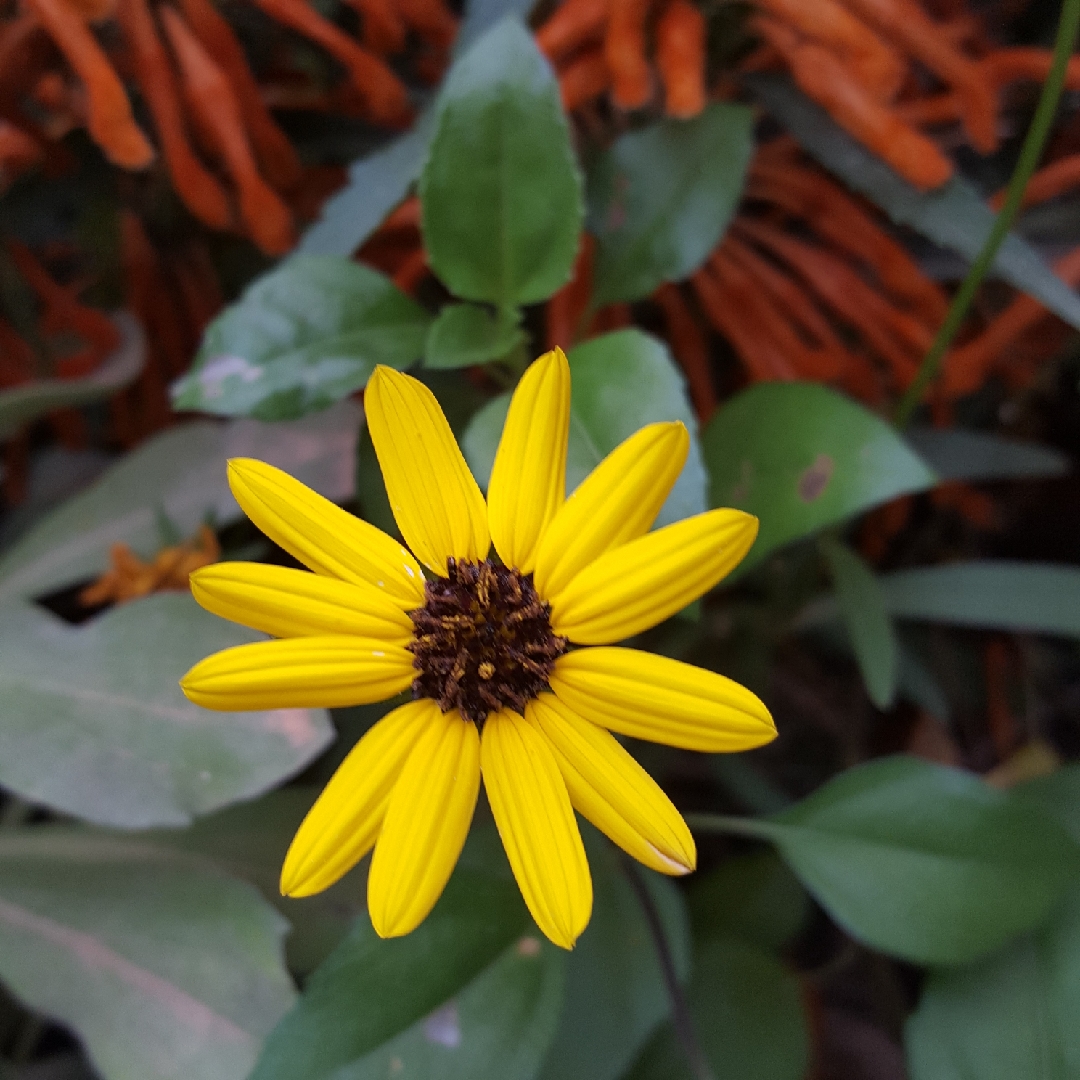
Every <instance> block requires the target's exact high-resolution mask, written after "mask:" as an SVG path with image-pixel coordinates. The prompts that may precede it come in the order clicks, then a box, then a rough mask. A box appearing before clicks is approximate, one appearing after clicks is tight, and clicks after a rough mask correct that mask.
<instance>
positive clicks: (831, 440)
mask: <svg viewBox="0 0 1080 1080" xmlns="http://www.w3.org/2000/svg"><path fill="white" fill-rule="evenodd" d="M701 441H702V449H703V451H704V454H705V461H706V463H707V465H708V468H709V474H710V476H711V479H712V484H711V494H710V502H711V505H712V506H735V507H738V508H740V509H742V510H748V511H749V512H750V513H753V514H757V516H758V517H759V518H760V519H761V531H760V532H759V533H758V538H757V542H756V543H755V544H754V546H753V548H752V549H751V551H750V554H749V556H748V557H747V559H746V562H745V563H744V564H743V566H744V567H749V566H751V565H754V564H756V563H759V562H760V561H761V560H762V559H763V558H765V556H766V555H768V554H769V553H770V552H772V551H774V550H776V548H778V547H781V546H782V545H784V544H787V543H790V542H791V541H792V540H796V539H798V538H800V537H803V536H807V535H810V534H812V533H815V532H818V531H819V530H821V529H823V528H825V527H826V526H827V525H832V524H835V523H836V522H838V521H843V520H844V519H845V518H849V517H851V516H853V515H854V514H857V513H859V512H861V511H863V510H866V509H868V508H869V507H871V506H875V505H877V504H878V503H882V502H887V501H888V500H889V499H893V498H895V497H896V496H897V495H903V494H905V493H907V492H911V491H922V490H924V489H926V488H928V487H931V486H932V485H933V484H934V482H935V479H936V478H935V476H934V474H933V473H932V472H931V471H930V469H929V468H927V466H926V465H925V464H923V462H922V461H921V460H920V459H919V458H918V457H916V456H915V454H913V453H912V452H911V450H909V449H908V448H907V446H905V445H904V442H903V440H901V438H900V437H899V436H898V435H897V434H896V432H895V431H894V430H893V429H892V428H891V427H890V426H889V425H888V424H886V423H885V422H884V421H882V420H881V419H879V418H878V417H877V416H875V415H874V414H873V413H872V412H869V411H868V410H867V409H864V408H863V407H862V406H861V405H857V404H856V403H855V402H854V401H851V400H850V399H849V398H846V397H844V396H842V395H841V394H838V393H836V392H835V391H834V390H829V389H827V388H826V387H824V386H818V385H817V384H815V383H802V382H776V383H759V384H758V385H757V386H752V387H750V389H748V390H744V391H743V392H742V393H741V394H737V395H736V396H735V397H734V398H732V399H731V400H730V401H729V402H727V404H725V405H724V406H723V407H722V408H721V409H720V411H719V412H718V413H717V414H716V415H715V416H714V417H713V419H712V421H711V422H710V423H709V426H708V427H707V428H706V429H705V431H704V433H703V435H702V439H701Z"/></svg>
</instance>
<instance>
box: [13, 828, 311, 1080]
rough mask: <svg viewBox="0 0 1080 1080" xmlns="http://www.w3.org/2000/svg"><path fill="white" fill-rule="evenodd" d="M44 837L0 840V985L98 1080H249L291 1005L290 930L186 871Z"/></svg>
mask: <svg viewBox="0 0 1080 1080" xmlns="http://www.w3.org/2000/svg"><path fill="white" fill-rule="evenodd" d="M52 832H53V830H50V829H38V828H37V827H35V828H33V829H28V830H25V832H24V833H23V834H10V833H8V834H5V836H4V837H3V839H2V840H0V977H2V978H3V980H4V982H5V983H6V984H7V985H8V986H9V987H10V988H11V990H12V991H13V992H14V993H15V994H16V995H17V996H18V997H20V998H21V999H22V1000H23V1001H25V1002H26V1003H27V1005H29V1006H30V1007H31V1008H33V1009H35V1010H37V1011H38V1012H41V1013H43V1014H45V1015H46V1016H49V1017H52V1018H55V1019H57V1020H59V1021H61V1022H62V1023H64V1024H66V1025H67V1026H68V1027H70V1028H72V1029H73V1030H74V1031H75V1032H76V1033H77V1034H78V1035H79V1037H80V1038H81V1039H82V1040H83V1042H84V1043H85V1045H86V1048H87V1051H88V1052H89V1055H90V1058H91V1060H92V1061H93V1063H94V1066H95V1068H96V1070H97V1071H98V1072H99V1073H100V1074H101V1076H102V1077H103V1080H188V1078H191V1077H198V1078H199V1080H244V1078H245V1077H246V1076H247V1074H248V1073H249V1072H250V1070H251V1067H252V1065H253V1064H254V1062H255V1059H256V1057H257V1056H258V1053H259V1047H260V1044H261V1042H262V1040H263V1038H264V1037H265V1035H266V1034H267V1032H269V1030H270V1029H271V1028H272V1027H273V1026H274V1024H275V1023H276V1022H277V1020H278V1018H279V1017H280V1016H281V1014H282V1013H283V1012H284V1011H285V1010H286V1009H287V1008H288V1007H289V1005H290V1004H291V1002H292V1000H293V997H294V994H293V990H292V983H291V981H290V979H289V976H288V974H287V973H286V971H285V969H284V966H283V964H282V956H281V939H282V937H283V936H284V933H285V931H286V929H287V923H286V922H285V920H284V919H282V918H281V917H280V916H279V915H278V914H277V913H276V912H275V911H274V910H273V909H272V908H271V907H270V906H269V905H268V904H267V903H266V902H265V901H264V900H262V898H261V897H260V896H259V894H258V893H257V892H256V891H255V890H254V889H252V888H251V887H250V886H248V885H244V884H242V883H240V882H238V881H233V880H231V879H229V878H227V877H225V876H223V875H221V874H219V873H217V872H216V871H213V870H210V869H208V868H207V867H205V866H201V865H199V864H198V863H196V862H192V861H191V860H179V859H177V858H175V857H167V856H162V855H161V854H159V853H155V852H152V851H151V852H148V851H147V850H146V848H145V847H143V846H142V845H141V844H140V843H139V842H138V841H134V840H128V841H116V840H111V839H110V840H108V841H100V840H97V839H95V838H94V836H93V835H92V834H85V833H83V834H76V835H74V836H71V837H70V838H69V839H68V841H67V843H66V849H62V848H61V847H60V846H59V844H58V841H59V840H60V838H58V837H56V836H55V835H49V834H50V833H52Z"/></svg>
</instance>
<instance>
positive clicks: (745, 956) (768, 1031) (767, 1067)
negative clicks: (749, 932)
mask: <svg viewBox="0 0 1080 1080" xmlns="http://www.w3.org/2000/svg"><path fill="white" fill-rule="evenodd" d="M687 997H688V999H689V1003H690V1011H691V1014H692V1017H693V1020H694V1023H695V1027H696V1029H697V1035H698V1038H699V1039H700V1040H701V1046H702V1049H703V1050H704V1052H705V1056H706V1057H707V1058H708V1060H709V1064H710V1065H711V1066H712V1068H713V1072H714V1073H715V1075H716V1076H718V1077H721V1078H723V1080H801V1078H802V1077H803V1076H805V1075H806V1067H807V1063H808V1059H809V1038H808V1034H807V1030H806V1021H805V1019H804V1017H803V1012H802V1004H801V1001H800V994H799V983H798V980H797V979H796V978H795V976H794V975H791V974H790V973H789V972H787V971H785V970H784V968H783V967H782V966H781V965H780V963H779V962H778V961H777V960H776V959H775V958H773V957H772V956H770V955H769V954H768V953H766V952H762V951H761V950H759V949H757V948H755V947H754V946H752V945H748V944H746V943H745V942H742V941H735V940H732V939H728V940H724V939H716V940H712V941H708V942H705V943H704V944H703V945H702V946H701V947H700V948H699V949H698V950H697V951H696V952H695V955H694V974H693V977H692V978H691V980H690V986H689V987H688V989H687ZM692 1077H693V1074H692V1073H691V1072H690V1070H689V1068H688V1066H687V1063H686V1057H685V1055H684V1053H683V1050H682V1047H681V1046H680V1044H679V1041H678V1040H677V1039H676V1038H675V1033H674V1031H673V1030H672V1028H671V1026H670V1025H665V1027H664V1028H663V1029H661V1031H660V1034H659V1035H658V1036H657V1038H656V1039H655V1040H653V1042H652V1043H651V1044H650V1045H649V1047H648V1048H647V1049H646V1051H645V1053H644V1054H643V1055H642V1058H641V1060H640V1061H639V1062H638V1064H637V1065H636V1066H635V1067H634V1069H633V1070H632V1071H631V1072H630V1074H629V1077H628V1078H627V1080H692Z"/></svg>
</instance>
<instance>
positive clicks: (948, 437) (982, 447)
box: [904, 428, 1069, 480]
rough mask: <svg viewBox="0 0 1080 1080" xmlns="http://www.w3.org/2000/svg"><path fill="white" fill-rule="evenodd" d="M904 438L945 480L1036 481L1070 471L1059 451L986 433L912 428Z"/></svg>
mask: <svg viewBox="0 0 1080 1080" xmlns="http://www.w3.org/2000/svg"><path fill="white" fill-rule="evenodd" d="M904 438H905V439H906V440H907V441H908V443H910V445H911V446H912V447H913V449H914V450H915V452H916V453H917V454H918V455H919V456H920V457H921V458H922V459H923V460H924V461H925V462H927V464H929V465H930V467H931V468H932V469H933V470H934V471H935V472H936V473H937V474H938V476H939V477H941V479H942V480H1033V479H1037V478H1042V477H1050V476H1062V475H1063V474H1065V473H1067V472H1068V471H1069V459H1068V458H1067V457H1066V456H1065V455H1064V454H1061V453H1058V451H1057V450H1051V449H1050V448H1049V447H1047V446H1039V445H1038V444H1037V443H1027V442H1017V441H1016V440H1014V439H1003V438H1001V436H1000V435H994V434H991V433H989V432H985V431H964V430H963V429H961V428H909V429H908V430H907V431H905V432H904Z"/></svg>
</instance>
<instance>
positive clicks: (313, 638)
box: [182, 349, 776, 948]
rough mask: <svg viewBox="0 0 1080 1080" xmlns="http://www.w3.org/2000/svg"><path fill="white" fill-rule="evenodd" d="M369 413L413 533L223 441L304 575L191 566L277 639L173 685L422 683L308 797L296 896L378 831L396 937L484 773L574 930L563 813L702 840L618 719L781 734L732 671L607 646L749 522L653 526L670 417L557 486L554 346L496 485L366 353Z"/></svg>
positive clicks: (279, 689)
mask: <svg viewBox="0 0 1080 1080" xmlns="http://www.w3.org/2000/svg"><path fill="white" fill-rule="evenodd" d="M365 407H366V411H367V417H368V425H369V429H370V431H371V438H372V441H373V442H374V444H375V451H376V454H377V455H378V458H379V465H380V466H381V468H382V473H383V478H384V480H385V481H386V489H387V493H388V494H389V497H390V505H391V508H392V509H393V512H394V518H395V520H396V521H397V524H398V527H399V528H400V529H401V534H402V536H404V538H405V540H406V542H407V543H408V545H409V547H410V548H411V549H412V553H411V554H410V552H409V551H407V550H406V549H405V548H404V547H402V546H401V545H400V544H399V543H397V541H395V540H393V539H391V538H390V537H389V536H387V535H386V534H385V533H383V532H381V531H379V530H378V529H376V528H375V527H373V526H372V525H369V524H367V523H366V522H364V521H361V520H359V519H358V518H355V517H353V516H351V515H350V514H348V513H346V512H345V511H344V510H342V509H340V508H339V507H337V506H334V505H333V504H332V503H330V502H328V501H327V500H326V499H324V498H322V497H321V496H320V495H317V494H315V493H314V492H313V491H310V490H309V489H308V488H306V487H304V485H303V484H301V483H299V482H298V481H296V480H294V479H292V478H291V477H290V476H288V475H287V474H285V473H283V472H281V471H279V470H278V469H275V468H272V467H271V466H269V465H266V464H263V463H262V462H258V461H251V460H234V461H231V462H230V463H229V481H230V484H231V486H232V490H233V493H234V494H235V496H236V499H237V501H238V502H239V503H240V505H241V507H243V509H244V511H245V512H246V513H247V515H248V517H250V518H251V520H252V521H253V522H254V523H255V524H256V525H257V526H258V527H259V528H260V529H262V531H263V532H264V533H266V535H267V536H269V537H270V539H271V540H273V541H275V542H276V543H277V544H279V545H280V546H281V547H283V548H284V549H285V550H286V551H288V552H289V553H290V554H292V555H294V556H295V557H296V558H297V559H298V560H299V561H300V562H301V563H303V564H304V565H305V566H307V567H308V568H309V569H310V570H312V571H314V573H307V572H305V571H303V570H292V569H286V568H283V567H278V566H266V565H259V564H254V563H238V562H227V563H219V564H217V565H214V566H209V567H206V568H205V569H202V570H199V571H197V572H196V573H194V574H193V575H192V577H191V587H192V592H193V593H194V595H195V597H196V599H197V600H198V601H199V603H200V604H202V605H203V607H205V608H207V609H208V610H210V611H213V612H216V613H217V614H219V615H223V616H224V617H226V618H228V619H232V620H234V621H236V622H241V623H244V624H245V625H246V626H250V627H254V628H255V629H257V630H262V631H265V632H266V633H268V634H271V635H273V636H274V637H275V638H278V639H280V640H275V641H265V642H257V643H255V644H250V645H241V646H238V647H237V648H234V649H226V650H225V651H224V652H220V653H217V654H215V655H214V656H210V657H208V658H207V659H206V660H203V661H202V662H201V663H199V664H196V665H195V667H194V668H192V670H191V671H190V672H188V674H187V675H186V676H185V677H184V679H183V682H182V686H183V688H184V692H185V693H186V694H187V696H188V697H189V698H190V699H191V700H192V701H194V702H196V703H197V704H199V705H204V706H206V707H207V708H211V709H236V710H247V709H268V708H285V707H295V706H320V705H321V706H328V707H334V706H344V705H357V704H364V703H368V702H375V701H381V700H383V699H385V698H388V697H392V696H393V695H394V694H397V693H400V692H401V691H403V690H406V689H408V688H409V687H410V686H411V687H412V692H413V698H414V700H413V701H411V702H409V703H408V704H406V705H402V706H401V707H400V708H397V709H394V710H393V711H392V712H390V713H389V714H388V715H387V716H385V717H384V718H383V719H382V720H380V721H379V722H378V723H377V724H375V726H374V727H372V728H371V730H370V731H368V732H367V734H365V735H364V737H363V738H362V739H361V740H360V741H359V742H358V743H357V744H356V746H355V747H354V748H353V750H352V751H351V752H350V753H349V755H348V757H347V758H346V759H345V760H344V762H342V764H341V766H340V768H339V769H338V770H337V772H336V773H335V774H334V776H333V777H332V779H331V780H330V782H329V784H327V786H326V789H325V790H324V791H323V793H322V794H321V795H320V796H319V798H318V800H317V801H316V803H315V805H314V806H313V807H312V808H311V811H310V813H309V814H308V816H307V817H306V818H305V820H304V822H303V823H302V824H301V826H300V828H299V830H298V832H297V834H296V837H295V838H294V840H293V842H292V846H291V847H290V848H289V852H288V854H287V855H286V857H285V865H284V867H283V869H282V874H281V890H282V892H283V893H285V894H287V895H289V896H308V895H310V894H312V893H316V892H319V891H320V890H322V889H325V888H327V887H328V886H329V885H331V884H333V883H334V882H335V881H336V880H337V879H338V878H340V877H341V876H342V875H343V874H344V873H346V871H348V870H349V869H350V868H351V867H353V866H354V865H355V864H356V863H357V862H358V861H359V860H360V859H361V858H362V857H363V856H364V855H365V854H367V852H369V851H371V849H372V848H374V854H373V856H372V860H371V870H370V874H369V876H368V908H369V911H370V914H371V921H372V924H373V925H374V927H375V929H376V931H377V932H378V933H379V934H380V935H382V936H383V937H395V936H397V935H400V934H407V933H408V932H409V931H410V930H412V929H414V928H415V927H416V926H417V925H418V924H419V923H420V922H421V921H422V920H423V918H424V917H425V916H426V915H427V913H428V912H429V911H430V910H431V908H432V906H433V905H434V904H435V901H436V900H437V899H438V898H439V895H440V894H441V892H442V890H443V887H444V886H445V884H446V882H447V880H448V878H449V877H450V873H451V871H452V870H453V868H454V864H455V863H456V861H457V858H458V855H459V854H460V852H461V848H462V845H463V844H464V842H465V836H466V834H467V833H468V830H469V824H470V822H471V820H472V815H473V809H474V807H475V805H476V800H477V796H478V794H479V789H480V778H481V776H482V777H483V779H484V785H485V788H486V790H487V796H488V800H489V802H490V804H491V810H492V813H493V815H494V817H495V822H496V824H497V826H498V829H499V834H500V835H501V837H502V841H503V845H504V846H505V848H506V854H507V856H508V857H509V860H510V865H511V867H512V868H513V871H514V875H515V877H516V878H517V881H518V884H519V885H520V887H521V891H522V894H523V895H524V897H525V902H526V903H527V904H528V907H529V910H530V911H531V912H532V914H533V917H534V918H535V919H536V922H537V924H538V925H539V927H540V928H541V930H543V932H544V933H545V934H547V936H548V937H549V938H550V939H551V940H552V941H554V942H555V943H556V944H557V945H561V946H563V947H564V948H571V947H572V946H573V944H574V941H575V940H576V939H577V937H578V935H579V934H580V933H581V931H582V930H583V929H584V928H585V925H586V924H587V923H588V921H589V915H590V913H591V910H592V881H591V879H590V876H589V867H588V864H587V863H586V860H585V851H584V848H583V847H582V843H581V836H580V833H579V832H578V827H577V821H576V819H575V817H574V810H575V809H576V810H577V811H578V812H579V813H581V814H582V815H583V816H584V817H586V818H588V819H589V820H590V821H592V822H593V824H594V825H596V826H597V828H599V829H600V830H601V831H603V832H604V833H606V834H607V835H608V836H609V837H610V838H611V839H612V840H613V841H614V842H615V843H616V844H618V845H619V846H620V847H622V848H623V849H624V850H626V851H627V852H629V853H630V854H631V855H633V856H634V857H635V858H636V859H639V860H640V861H641V862H643V863H645V865H647V866H650V867H652V868H653V869H654V870H658V871H660V872H661V873H665V874H684V873H687V872H689V871H690V870H692V869H693V868H694V865H695V863H696V859H697V854H696V851H695V848H694V840H693V837H692V836H691V835H690V831H689V829H688V828H687V827H686V823H685V822H684V821H683V819H682V817H681V816H680V815H679V812H678V811H677V810H676V809H675V807H674V806H673V805H672V803H671V801H670V800H669V799H668V798H667V796H666V795H665V794H664V793H663V791H661V790H660V788H659V786H658V785H657V784H656V783H655V782H654V781H653V780H652V779H651V778H650V777H649V775H648V774H647V773H646V772H645V771H644V769H642V768H641V766H640V765H638V763H637V762H636V761H635V760H634V758H633V757H631V755H630V754H629V753H628V752H627V751H626V750H625V749H624V748H623V746H622V745H621V744H620V743H619V741H618V740H617V739H616V738H615V737H614V735H612V734H611V732H618V733H620V734H623V735H630V736H633V737H635V738H639V739H651V740H654V741H656V742H663V743H668V744H670V745H672V746H680V747H686V748H689V749H691V750H702V751H708V752H716V751H731V750H745V749H748V748H750V747H754V746H760V745H761V744H762V743H766V742H768V741H769V740H771V739H772V738H774V737H775V735H776V730H775V727H774V726H773V722H772V718H771V717H770V716H769V713H768V710H767V709H766V708H765V706H764V705H763V704H762V703H761V701H759V700H758V698H757V697H755V696H754V695H753V694H752V693H750V691H749V690H746V689H745V688H744V687H742V686H740V685H739V684H738V683H735V682H732V681H731V680H730V679H726V678H724V677H723V676H721V675H717V674H714V673H713V672H711V671H704V670H702V669H700V668H696V667H692V666H690V665H689V664H684V663H680V662H679V661H676V660H670V659H667V658H665V657H661V656H655V655H652V654H650V653H645V652H639V651H636V650H633V649H627V648H618V647H611V645H610V643H611V642H617V641H621V640H623V639H624V638H627V637H630V636H631V635H633V634H636V633H638V632H640V631H642V630H645V629H647V628H648V627H650V626H653V625H655V624H656V623H658V622H660V621H661V620H662V619H666V618H668V617H669V616H671V615H673V614H675V613H676V612H677V611H679V610H680V609H682V608H683V607H685V606H686V605H687V604H688V603H690V602H691V601H692V600H694V599H696V598H697V597H699V596H700V595H702V594H703V593H704V592H706V591H707V590H709V589H711V588H712V587H713V586H714V585H715V584H716V583H717V582H718V581H719V580H720V579H721V578H722V577H724V575H725V574H727V573H728V572H729V571H730V570H731V569H732V568H733V567H734V566H735V565H736V564H737V563H738V562H739V561H740V559H742V557H743V556H744V555H745V554H746V552H747V551H748V550H749V548H750V545H751V544H752V543H753V541H754V537H755V536H756V534H757V519H756V518H753V517H751V516H750V515H748V514H744V513H742V512H741V511H738V510H712V511H710V512H708V513H705V514H699V515H697V516H696V517H692V518H689V519H687V520H685V521H680V522H677V523H676V524H674V525H668V526H666V527H665V528H662V529H658V530H657V531H655V532H651V533H650V532H648V530H649V528H650V526H651V525H652V523H653V521H654V520H655V518H656V515H657V513H658V512H659V510H660V507H661V506H662V504H663V503H664V500H665V499H666V498H667V495H668V493H669V491H670V490H671V487H672V485H673V484H674V482H675V479H676V477H677V476H678V475H679V473H680V471H681V470H682V467H683V463H684V462H685V460H686V455H687V451H688V449H689V435H688V434H687V431H686V428H685V427H684V426H683V425H682V424H679V423H659V424H650V425H649V426H648V427H645V428H643V429H642V430H641V431H639V432H637V433H636V434H635V435H632V436H631V437H630V438H629V439H627V440H626V441H625V442H624V443H622V445H620V446H619V447H617V448H616V449H615V450H613V451H612V452H611V453H610V454H609V455H608V456H607V457H606V458H605V459H604V460H603V461H602V462H601V463H600V464H599V465H598V466H597V467H596V468H595V469H594V470H593V472H592V473H591V474H590V475H589V477H588V478H587V479H586V480H585V481H584V483H582V484H581V486H580V487H579V488H578V489H577V491H575V492H574V493H573V494H572V495H571V496H570V498H569V499H567V498H566V497H565V472H566V446H567V432H568V429H569V423H570V369H569V366H568V365H567V362H566V357H565V356H564V355H563V353H562V352H561V351H560V350H558V349H556V350H555V351H554V352H551V353H547V354H546V355H545V356H542V357H541V358H540V359H539V360H537V361H536V362H535V363H534V364H533V365H532V366H531V367H530V368H529V370H528V371H527V372H526V373H525V376H524V377H523V378H522V380H521V383H520V384H519V386H518V388H517V390H516V391H515V393H514V396H513V399H512V401H511V404H510V411H509V415H508V416H507V419H506V426H505V428H504V430H503V434H502V439H501V441H500V443H499V448H498V452H497V454H496V457H495V465H494V468H493V470H492V474H491V483H490V485H489V490H488V499H487V501H486V502H485V500H484V496H483V495H482V494H481V492H480V489H479V488H478V487H477V485H476V481H475V480H474V479H473V477H472V474H471V473H470V472H469V468H468V466H467V465H466V464H465V459H464V458H463V457H462V455H461V451H460V450H459V449H458V446H457V443H456V442H455V440H454V436H453V435H452V434H451V431H450V427H449V425H448V424H447V422H446V419H445V417H444V416H443V414H442V410H441V409H440V408H439V404H438V402H437V401H436V400H435V397H434V395H433V394H432V393H431V392H430V391H429V390H428V389H427V388H426V387H425V386H424V385H423V384H422V383H420V382H418V381H417V380H416V379H413V378H410V377H409V376H408V375H403V374H401V373H399V372H397V371H393V370H390V369H388V368H383V367H380V368H377V369H376V371H375V374H374V375H373V376H372V377H371V380H370V382H369V383H368V388H367V393H366V396H365ZM492 543H494V547H495V551H496V552H497V553H498V559H495V558H489V550H490V548H491V546H492ZM414 556H415V558H414ZM417 560H419V562H418V561H417ZM421 563H422V564H423V565H424V566H426V567H427V568H428V570H429V571H430V574H429V576H428V577H427V578H426V579H425V577H424V574H423V572H422V570H421V568H420V564H421ZM571 642H572V643H574V644H576V645H586V646H601V647H599V648H582V649H574V650H571V649H570V648H569V645H570V643H571Z"/></svg>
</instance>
